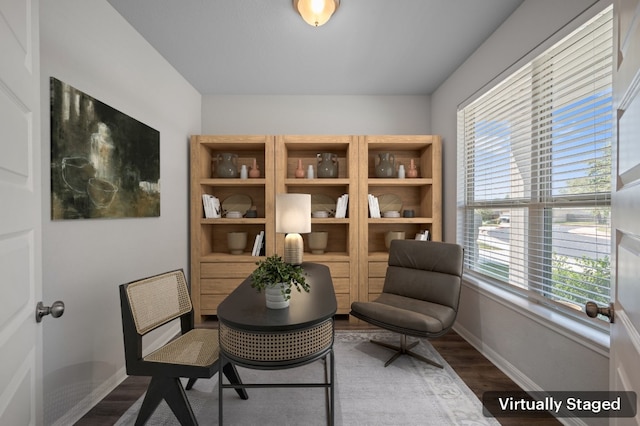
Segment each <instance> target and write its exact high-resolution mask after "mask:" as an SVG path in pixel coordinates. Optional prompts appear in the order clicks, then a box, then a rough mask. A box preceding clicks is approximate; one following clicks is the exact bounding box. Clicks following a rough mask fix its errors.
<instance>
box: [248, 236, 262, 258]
mask: <svg viewBox="0 0 640 426" xmlns="http://www.w3.org/2000/svg"><path fill="white" fill-rule="evenodd" d="M263 255H264V231H260V233H258V235H256V239H255V241H254V242H253V250H251V256H263Z"/></svg>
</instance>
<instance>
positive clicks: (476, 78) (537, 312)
mask: <svg viewBox="0 0 640 426" xmlns="http://www.w3.org/2000/svg"><path fill="white" fill-rule="evenodd" d="M594 3H595V2H594V1H593V0H563V1H557V0H526V1H525V2H524V3H523V4H522V6H521V7H520V8H518V9H517V10H516V11H515V12H514V13H513V15H512V16H511V17H510V18H509V19H508V20H507V21H506V22H505V23H504V24H503V25H502V26H501V27H500V28H499V29H498V30H497V31H496V32H494V34H493V35H492V36H491V37H490V38H489V39H488V40H487V41H486V42H485V43H484V44H483V45H482V46H481V47H480V48H479V49H478V50H477V51H476V52H475V53H474V54H473V55H472V56H471V57H469V58H468V59H467V61H466V62H465V63H464V64H463V65H462V66H461V67H459V68H458V70H457V71H456V72H455V73H454V74H452V75H451V76H450V77H449V78H448V80H447V81H446V82H445V83H444V84H442V85H441V86H440V87H439V88H438V90H437V91H436V92H435V93H433V95H432V97H431V111H432V114H431V122H432V130H433V132H434V133H436V134H439V135H442V137H443V140H444V146H445V147H446V152H445V158H444V161H443V171H444V178H443V180H444V188H443V193H444V200H443V204H444V212H445V213H444V218H445V229H444V235H445V239H446V240H447V241H452V242H454V241H456V222H455V220H454V218H455V214H456V173H457V168H456V148H455V147H456V111H457V107H458V105H460V104H462V103H464V102H465V101H467V100H468V99H469V98H471V97H473V96H474V94H477V93H478V92H481V91H482V90H483V87H485V86H487V85H489V86H490V83H491V82H492V80H495V79H496V78H497V77H498V76H499V75H500V74H501V73H503V72H504V71H505V70H508V69H510V68H511V70H515V69H516V68H518V67H519V66H521V65H522V62H523V61H522V59H526V57H527V55H528V54H530V53H531V54H535V53H536V52H537V51H539V50H540V49H541V48H543V47H548V46H549V44H550V42H551V41H554V40H555V41H557V40H558V39H559V38H560V37H561V36H564V35H566V34H568V29H569V28H571V29H575V28H576V27H577V26H578V25H579V24H580V23H582V22H584V21H586V20H587V19H588V18H589V17H591V16H593V13H594V11H595V10H597V11H599V10H602V9H603V8H604V6H605V5H607V4H609V3H610V2H600V3H598V4H597V7H594V8H592V9H591V11H590V12H587V13H585V14H583V15H582V16H580V17H578V16H579V15H581V13H582V12H583V11H585V10H587V9H589V6H591V5H592V4H594ZM568 23H570V24H569V25H568V28H565V29H562V28H563V27H564V26H565V25H567V24H568ZM549 37H551V39H550V40H547V39H548V38H549ZM545 40H547V41H546V42H545ZM541 43H542V44H543V46H540V48H538V49H536V47H537V46H538V45H540V44H541ZM456 330H457V331H458V332H459V333H460V334H462V335H463V336H464V337H466V338H467V340H469V341H471V342H472V343H474V344H475V346H476V347H478V348H479V349H480V350H481V351H482V352H483V353H485V355H487V356H488V357H489V358H490V359H492V360H493V361H494V363H496V364H498V365H499V366H500V367H501V368H502V369H503V370H504V371H505V372H507V373H508V374H509V375H510V376H511V377H512V378H514V379H516V381H517V382H518V383H520V384H521V385H522V386H524V387H525V388H526V389H529V390H541V389H545V390H576V391H577V390H606V389H607V387H608V340H609V339H608V335H606V333H602V332H597V331H593V330H592V329H590V328H588V327H584V326H583V325H581V324H578V323H577V322H571V321H567V320H565V319H564V318H563V317H561V316H558V315H557V314H555V313H554V312H552V311H550V310H548V309H544V308H542V307H541V306H538V305H535V304H528V303H526V302H524V301H522V300H521V299H519V298H514V297H513V296H512V295H510V294H508V293H506V292H497V291H495V290H494V289H492V288H491V287H487V286H485V285H483V283H477V282H475V283H471V282H467V284H466V286H465V288H464V289H463V293H462V297H461V307H460V314H459V316H458V321H457V323H456ZM585 336H586V337H585ZM589 423H597V422H595V421H591V422H589Z"/></svg>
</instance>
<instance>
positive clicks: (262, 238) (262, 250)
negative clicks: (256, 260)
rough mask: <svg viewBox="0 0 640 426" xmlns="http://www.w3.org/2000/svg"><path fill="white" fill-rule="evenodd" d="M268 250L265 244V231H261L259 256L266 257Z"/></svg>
mask: <svg viewBox="0 0 640 426" xmlns="http://www.w3.org/2000/svg"><path fill="white" fill-rule="evenodd" d="M265 255H266V248H265V244H264V231H260V249H259V250H258V256H265Z"/></svg>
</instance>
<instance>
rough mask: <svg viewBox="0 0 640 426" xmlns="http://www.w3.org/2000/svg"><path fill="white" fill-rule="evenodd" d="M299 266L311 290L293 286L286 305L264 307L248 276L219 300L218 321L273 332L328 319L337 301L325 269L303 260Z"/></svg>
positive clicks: (262, 293)
mask: <svg viewBox="0 0 640 426" xmlns="http://www.w3.org/2000/svg"><path fill="white" fill-rule="evenodd" d="M302 268H303V269H304V272H305V274H306V277H305V278H306V280H307V282H308V283H309V285H310V287H311V290H310V292H309V293H305V292H304V291H302V292H298V291H296V290H295V289H293V290H292V292H291V303H290V305H289V307H288V308H284V309H268V308H267V307H266V304H265V296H264V292H261V293H258V291H257V290H256V289H254V288H252V287H251V277H248V278H246V279H245V280H244V281H243V282H242V283H241V284H240V285H239V286H238V287H237V288H236V289H235V290H234V291H233V292H231V294H229V296H227V297H226V298H225V299H224V300H223V301H222V303H220V305H219V306H218V320H219V321H220V322H222V323H224V324H226V325H227V326H229V327H232V328H234V329H237V330H246V331H251V332H256V331H258V332H259V331H267V332H273V331H287V330H301V329H304V328H307V327H311V326H313V325H316V324H319V323H321V322H323V321H325V320H326V319H328V318H331V317H332V316H333V315H335V313H336V311H337V309H338V304H337V302H336V295H335V292H334V290H333V281H332V280H331V274H330V272H329V268H328V267H327V266H325V265H321V264H318V263H310V262H304V263H303V264H302Z"/></svg>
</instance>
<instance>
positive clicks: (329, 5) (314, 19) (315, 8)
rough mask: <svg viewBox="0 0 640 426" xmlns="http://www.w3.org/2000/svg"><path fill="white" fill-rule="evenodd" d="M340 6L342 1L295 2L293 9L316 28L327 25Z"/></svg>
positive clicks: (312, 0)
mask: <svg viewBox="0 0 640 426" xmlns="http://www.w3.org/2000/svg"><path fill="white" fill-rule="evenodd" d="M338 6H340V0H293V8H294V9H295V10H296V11H297V12H298V13H299V14H300V16H302V19H304V20H305V22H306V23H307V24H309V25H313V26H314V27H319V26H320V25H324V24H326V23H327V21H328V20H329V18H331V15H333V12H335V11H336V10H337V9H338Z"/></svg>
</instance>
